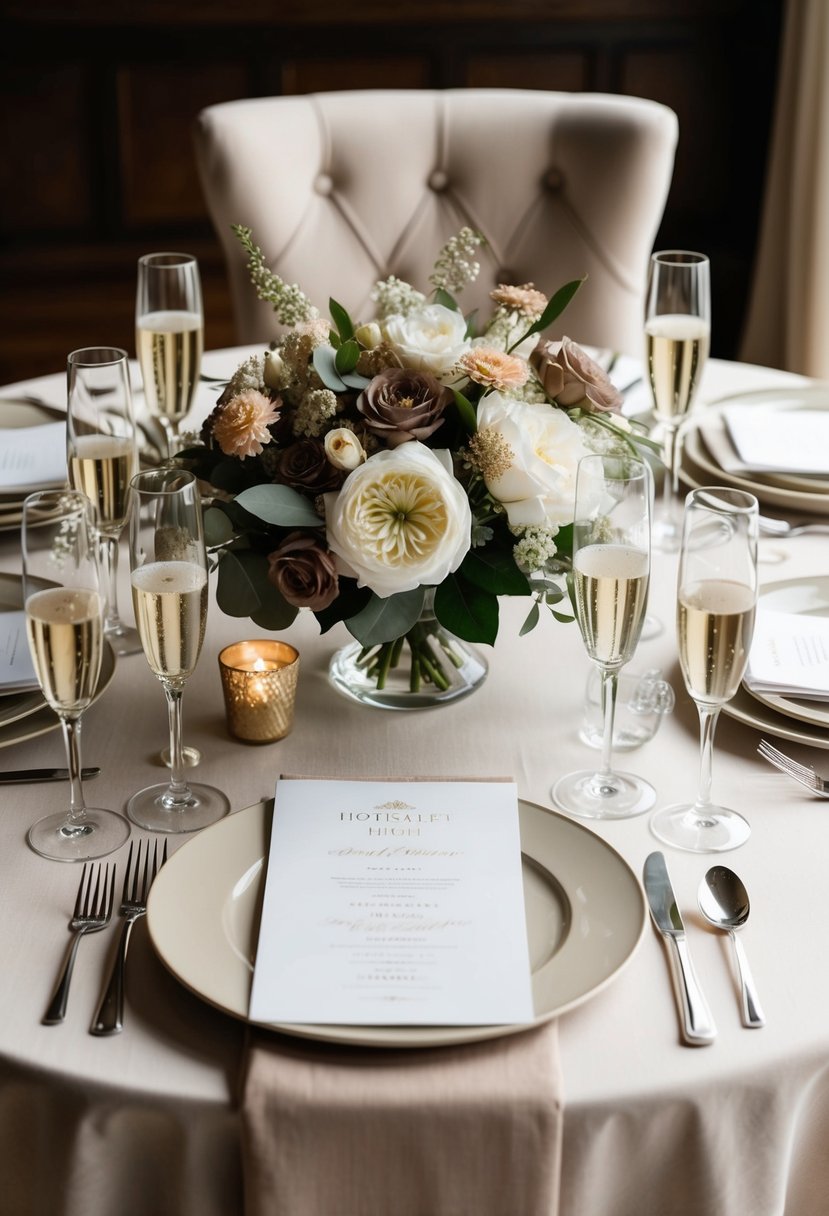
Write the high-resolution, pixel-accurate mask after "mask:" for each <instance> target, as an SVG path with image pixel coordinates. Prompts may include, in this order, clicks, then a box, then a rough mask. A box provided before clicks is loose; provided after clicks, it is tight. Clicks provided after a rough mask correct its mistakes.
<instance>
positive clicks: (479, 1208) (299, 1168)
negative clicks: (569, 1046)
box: [242, 1023, 562, 1216]
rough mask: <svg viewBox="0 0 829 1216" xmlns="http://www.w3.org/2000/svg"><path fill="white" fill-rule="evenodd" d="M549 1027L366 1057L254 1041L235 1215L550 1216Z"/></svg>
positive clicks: (553, 1137) (554, 1048)
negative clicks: (241, 1186)
mask: <svg viewBox="0 0 829 1216" xmlns="http://www.w3.org/2000/svg"><path fill="white" fill-rule="evenodd" d="M561 1093H562V1085H561V1073H560V1068H559V1062H558V1029H557V1026H556V1024H555V1023H549V1024H547V1025H546V1026H542V1027H540V1028H538V1029H535V1030H528V1031H526V1032H523V1033H521V1034H517V1035H512V1036H510V1037H508V1038H505V1039H500V1040H498V1041H497V1042H493V1043H481V1044H473V1045H468V1046H461V1047H451V1048H450V1047H444V1048H438V1049H434V1050H429V1051H372V1050H370V1049H365V1048H363V1049H359V1048H353V1049H349V1048H339V1047H336V1048H335V1047H325V1046H323V1045H314V1044H304V1043H297V1042H291V1041H289V1040H286V1039H284V1038H277V1037H275V1036H273V1035H265V1034H260V1033H256V1034H254V1035H252V1042H251V1045H250V1048H249V1053H248V1061H247V1073H246V1081H245V1087H244V1096H243V1103H242V1135H243V1160H244V1172H245V1214H246V1216H282V1214H284V1216H517V1214H518V1213H520V1216H555V1213H556V1212H557V1211H558V1204H557V1199H558V1189H559V1188H558V1184H559V1169H560V1163H561V1128H562V1119H561V1107H562V1097H561Z"/></svg>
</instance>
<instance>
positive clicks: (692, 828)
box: [650, 803, 751, 853]
mask: <svg viewBox="0 0 829 1216" xmlns="http://www.w3.org/2000/svg"><path fill="white" fill-rule="evenodd" d="M650 829H651V831H652V832H653V834H654V836H655V837H656V838H657V840H661V841H662V842H663V844H670V845H673V847H674V848H675V849H684V850H685V851H686V852H687V853H726V852H727V851H728V850H729V849H738V848H739V847H740V845H741V844H745V842H746V841H747V840H748V838H749V836H750V835H751V827H750V825H749V823H748V821H747V820H745V819H744V818H743V817H742V815H738V814H737V812H736V811H732V810H729V809H728V807H724V806H704V807H697V806H694V805H692V804H691V803H686V804H683V805H676V806H666V807H664V808H663V809H662V810H661V811H657V813H656V814H655V815H654V817H653V818H652V819H651V822H650Z"/></svg>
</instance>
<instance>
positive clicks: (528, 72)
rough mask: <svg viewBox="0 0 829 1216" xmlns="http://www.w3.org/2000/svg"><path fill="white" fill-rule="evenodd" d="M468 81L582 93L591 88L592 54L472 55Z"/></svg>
mask: <svg viewBox="0 0 829 1216" xmlns="http://www.w3.org/2000/svg"><path fill="white" fill-rule="evenodd" d="M465 83H466V84H467V85H468V86H469V87H470V88H473V89H552V90H553V91H559V90H560V91H562V92H565V93H581V92H584V91H585V90H586V89H588V88H589V87H590V57H589V55H588V54H587V53H586V52H583V51H554V50H551V51H549V52H546V53H544V54H538V53H536V52H523V53H520V54H515V53H512V52H509V51H502V52H499V53H493V52H490V53H488V54H473V55H470V57H469V59H468V61H467V65H466V73H465Z"/></svg>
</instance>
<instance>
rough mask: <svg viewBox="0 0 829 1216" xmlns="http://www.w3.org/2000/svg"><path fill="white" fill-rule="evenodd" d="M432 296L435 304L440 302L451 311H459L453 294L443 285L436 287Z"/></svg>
mask: <svg viewBox="0 0 829 1216" xmlns="http://www.w3.org/2000/svg"><path fill="white" fill-rule="evenodd" d="M433 298H434V302H435V304H442V305H443V307H444V308H451V309H452V311H453V312H460V306H459V304H458V301H457V300H456V299H455V297H454V296H453V295H450V293H449V292H448V291H447V290H446V288H445V287H436V288H435V294H434V297H433Z"/></svg>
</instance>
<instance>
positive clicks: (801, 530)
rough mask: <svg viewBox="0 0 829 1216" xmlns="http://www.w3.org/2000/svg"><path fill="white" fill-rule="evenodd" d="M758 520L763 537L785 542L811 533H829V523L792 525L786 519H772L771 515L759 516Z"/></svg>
mask: <svg viewBox="0 0 829 1216" xmlns="http://www.w3.org/2000/svg"><path fill="white" fill-rule="evenodd" d="M757 519H758V522H759V525H760V534H761V535H762V536H776V537H778V538H779V539H780V540H785V539H786V538H787V537H789V536H803V535H805V534H807V533H810V532H811V533H818V534H823V535H826V534H827V533H829V523H824V524H820V523H817V522H810V523H801V524H790V523H789V522H788V521H787V520H785V519H772V517H771V516H770V515H758V517H757Z"/></svg>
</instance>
